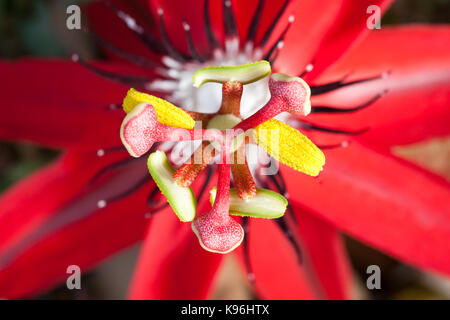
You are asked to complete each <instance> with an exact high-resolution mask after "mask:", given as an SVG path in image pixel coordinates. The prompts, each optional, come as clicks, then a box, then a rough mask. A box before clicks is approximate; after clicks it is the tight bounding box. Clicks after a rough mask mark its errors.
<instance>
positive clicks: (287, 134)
mask: <svg viewBox="0 0 450 320" xmlns="http://www.w3.org/2000/svg"><path fill="white" fill-rule="evenodd" d="M255 131H256V138H257V141H258V144H259V145H260V146H261V147H262V148H263V149H265V150H266V152H267V153H269V154H270V155H271V156H272V157H274V158H275V159H277V160H278V161H280V162H282V163H284V164H286V165H287V166H289V167H291V168H293V169H295V170H298V171H300V172H303V173H305V174H308V175H311V176H317V175H318V174H319V173H320V171H321V170H322V167H323V166H324V165H325V156H324V154H323V153H322V151H320V149H319V148H317V147H316V146H315V145H314V143H312V142H311V141H310V140H309V139H308V138H307V137H306V136H304V135H302V134H301V133H300V132H299V131H298V130H296V129H294V128H292V127H290V126H288V125H287V124H285V123H284V122H281V121H278V120H275V119H271V120H268V121H266V122H264V123H262V124H261V125H259V126H258V127H257V128H256V130H255Z"/></svg>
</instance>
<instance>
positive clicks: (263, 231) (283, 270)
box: [248, 219, 321, 299]
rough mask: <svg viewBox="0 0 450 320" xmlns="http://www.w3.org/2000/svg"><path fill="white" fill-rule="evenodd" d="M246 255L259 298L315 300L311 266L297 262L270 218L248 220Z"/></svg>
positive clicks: (291, 249) (285, 239) (285, 240)
mask: <svg viewBox="0 0 450 320" xmlns="http://www.w3.org/2000/svg"><path fill="white" fill-rule="evenodd" d="M249 227H250V228H249V234H248V241H249V256H250V264H251V266H252V269H253V273H254V277H255V279H254V281H255V289H256V294H257V296H258V297H259V298H262V299H317V298H318V297H321V294H320V292H319V290H318V287H316V286H315V285H314V283H313V281H314V279H315V276H314V273H313V272H314V271H312V270H311V268H310V267H309V266H308V267H305V264H302V265H301V264H300V263H299V261H298V258H297V255H296V252H295V250H294V248H293V247H292V245H291V244H290V242H289V241H288V239H287V238H286V236H284V235H283V233H282V232H281V230H280V228H279V227H278V226H277V225H276V223H275V222H274V221H269V220H265V219H251V220H250V225H249Z"/></svg>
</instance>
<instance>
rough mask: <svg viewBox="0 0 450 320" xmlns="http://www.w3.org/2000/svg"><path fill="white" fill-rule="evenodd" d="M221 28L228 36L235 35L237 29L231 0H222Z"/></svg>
mask: <svg viewBox="0 0 450 320" xmlns="http://www.w3.org/2000/svg"><path fill="white" fill-rule="evenodd" d="M222 14H223V28H224V30H225V35H226V36H227V37H228V38H232V37H237V36H238V30H237V26H236V18H235V17H234V13H233V7H232V3H231V0H222Z"/></svg>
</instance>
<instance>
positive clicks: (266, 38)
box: [259, 0, 291, 47]
mask: <svg viewBox="0 0 450 320" xmlns="http://www.w3.org/2000/svg"><path fill="white" fill-rule="evenodd" d="M290 2H291V0H285V1H284V3H283V5H282V6H281V8H280V10H279V11H278V13H277V15H276V16H275V17H274V19H273V20H272V23H271V24H270V26H269V28H267V30H266V32H265V34H264V37H263V38H262V40H261V42H260V43H259V47H264V46H265V45H266V44H267V41H269V39H270V36H271V35H272V33H273V31H274V30H275V27H276V26H277V24H278V22H279V21H280V19H281V17H282V16H283V14H284V12H285V11H286V9H287V7H288V5H289V3H290Z"/></svg>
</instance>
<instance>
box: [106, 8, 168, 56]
mask: <svg viewBox="0 0 450 320" xmlns="http://www.w3.org/2000/svg"><path fill="white" fill-rule="evenodd" d="M102 1H103V3H104V4H105V5H106V6H107V7H108V8H110V9H111V10H112V11H113V12H114V13H115V14H116V16H117V17H118V18H119V19H120V20H122V21H123V22H125V24H126V25H127V27H128V28H129V29H130V30H131V31H132V32H133V33H134V34H135V35H136V37H137V38H138V39H139V40H140V41H141V42H142V43H143V44H145V45H146V46H147V47H148V48H149V49H150V50H151V51H153V52H154V53H156V54H165V53H166V52H165V50H164V47H163V46H161V43H160V42H159V41H158V39H156V38H155V37H154V36H153V35H152V34H151V33H149V32H146V30H145V28H144V27H142V26H141V25H139V24H138V23H137V22H136V20H135V19H134V18H133V17H131V16H130V15H128V14H127V13H125V12H123V11H122V10H119V9H118V8H116V7H115V6H114V5H113V4H112V3H111V2H110V1H108V0H102Z"/></svg>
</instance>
